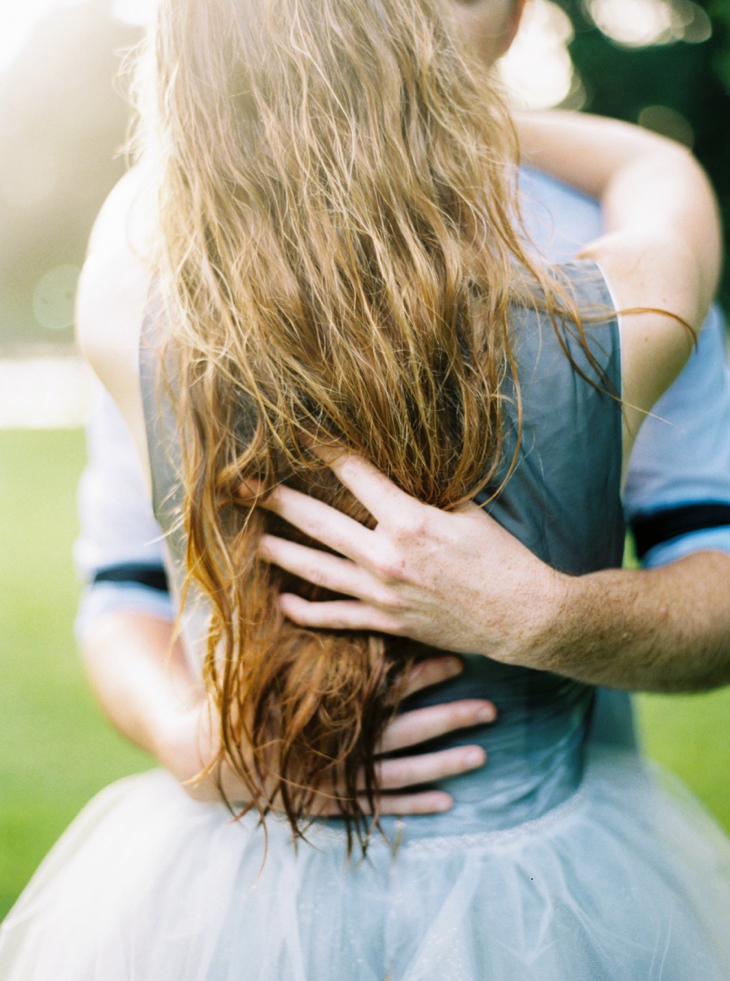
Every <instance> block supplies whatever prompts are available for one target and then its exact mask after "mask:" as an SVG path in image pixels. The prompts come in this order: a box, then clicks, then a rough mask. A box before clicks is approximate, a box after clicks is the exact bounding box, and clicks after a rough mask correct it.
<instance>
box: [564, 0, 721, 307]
mask: <svg viewBox="0 0 730 981" xmlns="http://www.w3.org/2000/svg"><path fill="white" fill-rule="evenodd" d="M558 2H559V4H560V6H561V7H562V8H563V9H564V10H565V11H566V13H567V14H568V15H569V17H570V18H571V21H572V23H573V27H574V30H575V38H574V40H573V41H572V42H571V44H570V54H571V56H572V58H573V62H574V64H575V67H576V69H577V70H578V72H579V74H580V76H581V79H582V81H583V85H584V87H585V90H586V101H585V106H584V108H586V109H588V110H589V111H590V112H595V113H598V114H600V115H605V116H613V117H615V118H618V119H624V120H627V121H628V122H632V123H636V122H639V119H640V116H642V112H644V110H646V109H647V107H666V108H667V109H669V110H674V112H675V113H680V114H681V117H684V120H686V121H687V123H689V127H691V130H690V131H689V132H688V135H690V134H691V136H692V137H693V139H692V142H693V144H694V151H695V153H696V154H697V156H698V158H699V159H700V160H701V162H702V163H703V165H704V166H705V167H706V168H707V171H708V173H709V174H710V177H711V179H712V181H713V183H714V185H715V188H716V190H717V194H718V196H719V199H720V206H721V208H722V212H723V218H724V223H725V235H726V247H727V246H728V245H730V0H697V2H698V5H699V6H700V7H702V8H703V10H705V11H706V13H707V14H709V16H710V19H711V23H712V34H711V36H710V37H709V38H707V39H706V40H704V41H702V42H701V43H687V42H686V41H682V40H679V41H675V42H673V43H669V44H656V45H651V46H648V47H643V48H630V47H622V46H620V45H618V44H616V43H614V42H612V41H611V40H610V39H609V38H608V37H607V36H606V35H605V34H603V33H602V32H601V31H600V30H599V29H598V28H597V27H596V26H595V24H594V23H593V21H592V20H591V19H590V18H589V16H588V15H587V13H586V5H585V3H584V2H583V0H558ZM631 2H634V0H627V4H628V3H631ZM681 117H680V118H679V123H680V124H681V123H682V119H681ZM662 118H665V119H669V120H672V119H673V120H674V121H675V122H676V121H677V117H676V116H675V117H673V116H672V114H671V113H665V114H664V117H662V113H661V111H659V112H658V113H657V112H656V110H653V111H652V110H650V111H649V112H647V113H645V114H644V116H643V117H642V122H644V120H646V124H647V125H650V127H651V128H657V129H659V130H661V129H662V126H661V120H662ZM653 120H658V121H659V125H656V126H655V125H653ZM669 128H671V127H669ZM667 135H669V133H668V134H667ZM721 301H722V302H723V304H724V306H725V309H726V310H728V311H730V264H728V266H727V267H726V270H725V273H724V277H723V284H722V289H721Z"/></svg>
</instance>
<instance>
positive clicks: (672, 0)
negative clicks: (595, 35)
mask: <svg viewBox="0 0 730 981" xmlns="http://www.w3.org/2000/svg"><path fill="white" fill-rule="evenodd" d="M586 10H587V12H588V14H589V16H590V18H591V19H592V20H593V23H594V24H595V25H596V27H598V28H599V30H600V31H602V32H603V33H604V34H605V35H606V37H608V38H610V40H611V41H613V42H614V44H617V45H619V46H621V47H624V48H646V47H649V46H651V45H656V44H672V43H673V42H675V41H686V42H688V43H690V44H699V43H701V42H702V41H706V40H707V39H708V38H709V37H710V36H711V35H712V25H711V23H710V18H709V17H708V16H707V13H706V12H705V11H704V10H703V9H702V7H700V6H699V5H698V4H696V3H692V2H691V0H587V3H586Z"/></svg>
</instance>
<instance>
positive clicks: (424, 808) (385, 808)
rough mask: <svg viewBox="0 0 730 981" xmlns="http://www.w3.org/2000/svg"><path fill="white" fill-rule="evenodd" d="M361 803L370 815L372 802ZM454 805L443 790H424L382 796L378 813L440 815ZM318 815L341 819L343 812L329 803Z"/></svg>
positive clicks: (332, 803) (318, 811)
mask: <svg viewBox="0 0 730 981" xmlns="http://www.w3.org/2000/svg"><path fill="white" fill-rule="evenodd" d="M359 802H360V806H361V808H362V810H363V812H364V813H365V814H370V813H371V809H370V802H369V801H368V800H367V798H366V797H360V798H359ZM453 803H454V801H453V799H452V797H451V796H450V795H449V794H446V793H444V792H443V791H441V790H424V791H420V792H419V793H417V794H382V795H381V796H380V801H379V804H380V806H379V809H378V813H379V814H381V815H383V816H385V815H387V814H397V815H399V816H405V815H407V814H440V813H443V812H444V811H448V810H450V809H451V807H452V806H453ZM317 814H318V815H320V816H322V817H339V816H340V814H341V811H340V809H339V808H338V807H337V805H336V804H335V803H334V802H332V801H328V802H326V803H325V804H324V805H323V806H322V807H321V808H318V809H317Z"/></svg>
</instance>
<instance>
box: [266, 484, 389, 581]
mask: <svg viewBox="0 0 730 981" xmlns="http://www.w3.org/2000/svg"><path fill="white" fill-rule="evenodd" d="M258 506H259V507H262V508H265V509H266V510H267V511H273V512H274V514H278V515H279V517H280V518H283V519H284V520H285V521H288V522H289V524H290V525H294V527H295V528H299V530H300V531H303V532H304V533H305V534H306V535H309V537H310V538H314V539H315V540H316V541H318V542H322V544H323V545H327V546H328V547H329V548H331V549H333V550H334V551H335V552H339V553H340V555H346V556H347V557H348V558H350V559H353V560H354V561H355V562H359V563H364V564H365V565H368V564H369V563H370V558H371V555H372V554H373V551H374V547H375V536H374V533H373V532H372V531H370V529H369V528H366V527H365V526H364V525H361V524H360V522H359V521H355V519H354V518H348V516H347V515H346V514H343V513H342V511H338V510H337V508H333V507H330V505H329V504H324V503H323V502H322V501H318V500H316V499H315V498H314V497H310V496H309V494H302V493H300V492H299V491H295V490H292V489H291V487H285V486H283V485H281V486H279V487H277V488H276V490H274V491H272V492H271V494H269V496H268V497H267V498H265V499H264V500H261V501H259V502H258Z"/></svg>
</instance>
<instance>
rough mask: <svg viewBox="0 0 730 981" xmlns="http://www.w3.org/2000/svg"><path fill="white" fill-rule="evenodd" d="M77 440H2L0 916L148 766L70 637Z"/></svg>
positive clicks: (80, 446)
mask: <svg viewBox="0 0 730 981" xmlns="http://www.w3.org/2000/svg"><path fill="white" fill-rule="evenodd" d="M83 465H84V440H83V435H82V433H81V432H80V431H70V432H66V431H58V432H0V918H1V917H2V916H3V915H4V914H5V913H6V912H7V910H8V909H9V908H10V906H11V905H12V903H13V901H14V900H15V898H16V896H17V895H18V893H19V892H20V890H21V889H22V888H23V886H24V885H25V883H26V882H27V880H28V878H29V877H30V875H31V874H32V872H33V870H34V869H35V867H36V866H37V865H38V863H39V862H40V860H41V859H42V858H43V855H44V854H45V853H46V852H47V851H48V849H49V848H50V846H51V845H52V844H53V842H54V841H55V839H56V838H57V837H58V836H59V834H60V833H61V832H62V831H63V829H64V828H65V827H66V826H67V825H68V823H69V822H70V821H71V820H72V818H73V817H74V816H75V815H76V814H77V813H78V811H79V810H80V808H81V807H82V806H83V805H84V804H85V803H86V801H87V800H89V799H90V798H91V797H92V796H93V795H94V794H95V793H96V791H97V790H99V789H100V788H101V787H103V786H104V785H105V784H107V783H109V782H110V781H111V780H114V779H116V778H117V777H121V776H123V775H125V774H128V773H133V772H134V771H136V770H141V769H143V768H145V767H147V766H149V765H150V762H149V758H148V757H147V756H145V755H144V754H143V753H141V752H140V751H138V750H137V749H135V748H134V747H133V746H131V745H130V744H129V743H127V742H126V741H125V740H124V739H122V737H121V736H118V735H117V733H116V732H115V731H114V730H113V729H112V728H111V727H110V726H109V725H108V724H107V723H106V721H105V720H104V718H103V717H102V715H101V712H100V711H99V709H98V708H97V707H96V704H95V702H94V700H93V698H92V696H91V693H90V692H89V690H88V688H87V685H86V683H85V680H84V674H83V670H82V666H81V663H80V661H79V657H78V654H77V650H76V644H75V641H74V637H73V619H74V614H75V609H76V604H77V602H78V595H79V586H78V583H77V580H76V575H75V572H74V568H73V563H72V559H71V547H72V544H73V540H74V538H75V536H76V532H77V521H76V503H75V496H76V484H77V482H78V478H79V474H80V473H81V469H82V467H83Z"/></svg>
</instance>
